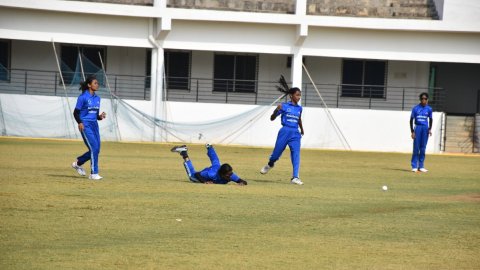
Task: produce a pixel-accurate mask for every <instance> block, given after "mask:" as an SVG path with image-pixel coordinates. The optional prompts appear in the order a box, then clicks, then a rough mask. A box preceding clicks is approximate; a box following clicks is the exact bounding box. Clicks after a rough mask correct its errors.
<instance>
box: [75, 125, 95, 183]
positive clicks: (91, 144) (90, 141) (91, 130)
mask: <svg viewBox="0 0 480 270" xmlns="http://www.w3.org/2000/svg"><path fill="white" fill-rule="evenodd" d="M83 126H84V130H83V132H81V133H82V138H83V142H84V143H85V145H86V146H87V147H88V152H86V153H85V154H83V155H81V156H79V157H77V160H78V163H77V164H78V165H79V166H81V165H82V164H84V163H85V162H87V161H89V160H90V162H91V164H92V166H91V173H92V174H97V173H98V154H100V131H99V128H98V122H97V121H85V122H83Z"/></svg>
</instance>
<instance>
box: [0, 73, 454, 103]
mask: <svg viewBox="0 0 480 270" xmlns="http://www.w3.org/2000/svg"><path fill="white" fill-rule="evenodd" d="M107 77H108V81H109V83H110V87H111V90H112V92H113V93H114V94H115V95H116V96H118V97H120V98H123V99H134V100H150V76H132V75H117V74H107ZM3 79H5V80H3ZM99 81H100V82H101V83H103V85H102V86H101V87H100V90H99V94H100V95H101V96H103V97H104V98H108V97H109V95H110V92H109V91H108V89H107V87H106V85H105V82H106V80H105V78H99ZM165 82H167V87H166V90H165V92H164V93H163V95H162V96H163V99H165V100H168V101H184V102H205V103H232V104H258V105H270V104H272V103H273V102H274V101H275V100H276V99H277V98H278V97H279V96H280V95H281V93H280V92H278V91H277V90H276V88H275V86H276V85H277V83H276V82H271V81H253V80H227V79H204V78H178V77H168V78H166V79H165ZM315 86H316V88H317V89H318V90H319V92H320V94H321V95H322V98H323V101H324V102H325V104H326V105H327V106H328V107H329V108H350V109H377V110H400V111H403V110H410V109H411V108H412V107H413V106H414V105H416V104H418V102H419V100H418V95H419V93H420V92H428V93H429V94H430V100H429V104H430V106H432V108H433V109H434V110H435V111H443V109H444V107H445V103H444V101H445V89H442V88H422V87H399V86H388V85H386V86H378V85H342V84H316V85H315ZM78 87H79V86H78V84H69V85H67V89H66V90H67V91H66V93H65V90H64V89H63V86H62V84H61V79H60V75H59V73H58V72H54V71H39V70H20V69H12V70H8V74H7V76H2V80H0V93H10V94H26V95H46V96H65V95H67V96H70V97H74V96H78V95H79V91H78ZM301 89H302V101H301V102H302V106H304V107H324V103H323V102H322V100H321V99H320V97H319V95H318V94H317V91H316V89H315V88H314V86H313V84H311V83H304V84H303V85H302V87H301ZM283 100H287V98H286V97H285V98H284V99H283Z"/></svg>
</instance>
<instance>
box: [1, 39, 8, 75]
mask: <svg viewBox="0 0 480 270" xmlns="http://www.w3.org/2000/svg"><path fill="white" fill-rule="evenodd" d="M9 69H10V41H7V40H0V81H9V80H10V74H9Z"/></svg>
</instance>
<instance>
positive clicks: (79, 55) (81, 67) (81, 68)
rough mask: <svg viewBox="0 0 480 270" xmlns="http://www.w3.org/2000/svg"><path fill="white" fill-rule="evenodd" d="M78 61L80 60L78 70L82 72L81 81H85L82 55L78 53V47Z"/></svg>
mask: <svg viewBox="0 0 480 270" xmlns="http://www.w3.org/2000/svg"><path fill="white" fill-rule="evenodd" d="M78 61H80V71H81V72H82V78H83V81H85V72H83V61H82V55H81V54H80V48H78Z"/></svg>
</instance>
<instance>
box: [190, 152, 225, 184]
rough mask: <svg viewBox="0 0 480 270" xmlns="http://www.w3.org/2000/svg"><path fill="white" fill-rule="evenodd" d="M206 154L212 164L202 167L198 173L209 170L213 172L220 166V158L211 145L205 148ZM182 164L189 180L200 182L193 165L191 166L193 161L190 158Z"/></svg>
mask: <svg viewBox="0 0 480 270" xmlns="http://www.w3.org/2000/svg"><path fill="white" fill-rule="evenodd" d="M207 156H208V158H210V162H211V163H212V166H210V167H207V168H205V169H203V171H202V172H200V173H203V172H209V171H210V172H211V173H213V174H215V173H216V172H217V171H218V169H219V168H220V159H219V158H218V156H217V153H216V152H215V149H214V148H213V147H209V148H208V149H207ZM183 166H184V167H185V171H186V172H187V175H188V178H189V179H190V181H192V182H195V183H198V182H200V181H199V180H198V179H197V178H196V177H195V173H197V171H195V167H194V166H193V163H192V161H191V160H190V159H189V160H188V161H185V162H184V163H183Z"/></svg>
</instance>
